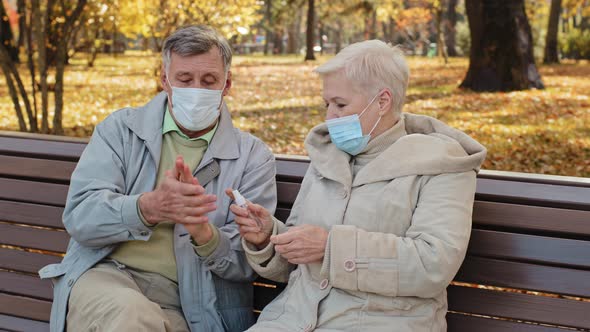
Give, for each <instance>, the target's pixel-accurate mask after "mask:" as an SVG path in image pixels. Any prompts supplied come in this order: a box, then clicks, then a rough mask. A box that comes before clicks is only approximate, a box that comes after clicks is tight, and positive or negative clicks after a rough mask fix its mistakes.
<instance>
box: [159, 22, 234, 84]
mask: <svg viewBox="0 0 590 332" xmlns="http://www.w3.org/2000/svg"><path fill="white" fill-rule="evenodd" d="M213 46H217V48H218V49H219V52H220V53H221V57H222V58H223V69H224V71H225V73H226V74H227V72H228V71H229V68H230V66H231V58H232V51H231V47H230V46H229V43H228V42H227V40H226V39H225V38H224V37H223V36H222V35H221V34H220V33H219V32H217V31H216V30H215V29H213V28H211V27H209V26H206V25H191V26H187V27H182V28H180V29H178V30H176V31H174V33H172V34H171V35H170V36H168V38H166V40H165V41H164V47H163V48H162V61H163V63H164V68H165V69H166V73H168V69H169V68H170V61H171V56H172V52H174V53H176V54H178V55H180V56H190V55H198V54H203V53H207V52H209V50H211V48H213Z"/></svg>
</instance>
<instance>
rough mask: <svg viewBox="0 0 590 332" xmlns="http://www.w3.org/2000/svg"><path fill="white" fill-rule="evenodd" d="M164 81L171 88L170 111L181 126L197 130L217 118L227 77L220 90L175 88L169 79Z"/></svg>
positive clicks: (205, 126) (209, 124) (210, 123)
mask: <svg viewBox="0 0 590 332" xmlns="http://www.w3.org/2000/svg"><path fill="white" fill-rule="evenodd" d="M166 81H168V85H169V86H170V88H171V89H172V108H171V112H172V114H173V115H174V119H176V121H178V123H179V124H180V125H181V126H182V127H184V128H186V129H188V130H190V131H199V130H203V129H205V128H207V127H209V126H211V125H212V124H213V123H214V122H215V121H216V120H217V118H218V117H219V114H220V110H219V109H220V108H221V98H222V95H223V90H224V89H225V84H226V82H227V79H225V80H224V84H223V88H222V89H221V90H209V89H199V88H177V87H173V86H172V85H171V84H170V80H169V79H167V80H166Z"/></svg>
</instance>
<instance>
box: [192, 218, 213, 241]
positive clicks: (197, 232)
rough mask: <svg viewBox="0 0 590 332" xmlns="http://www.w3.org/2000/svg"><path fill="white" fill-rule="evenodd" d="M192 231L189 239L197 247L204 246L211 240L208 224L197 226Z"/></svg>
mask: <svg viewBox="0 0 590 332" xmlns="http://www.w3.org/2000/svg"><path fill="white" fill-rule="evenodd" d="M193 229H194V231H193V232H192V233H191V237H192V238H193V240H194V241H195V243H196V244H197V245H199V246H201V245H204V244H206V243H207V242H209V241H211V239H212V238H213V230H212V229H211V225H210V224H209V223H206V224H200V225H197V226H196V227H194V228H193ZM193 233H194V234H193Z"/></svg>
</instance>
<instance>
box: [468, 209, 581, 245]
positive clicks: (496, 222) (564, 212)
mask: <svg viewBox="0 0 590 332" xmlns="http://www.w3.org/2000/svg"><path fill="white" fill-rule="evenodd" d="M589 220H590V211H582V210H568V209H558V208H547V207H539V206H527V205H519V204H508V203H496V202H483V201H476V202H475V205H474V208H473V223H474V224H475V225H477V226H499V227H509V228H511V229H521V230H526V231H533V232H548V233H559V234H562V233H569V234H575V235H576V236H581V235H586V236H590V222H588V221H589Z"/></svg>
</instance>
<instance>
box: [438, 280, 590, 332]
mask: <svg viewBox="0 0 590 332" xmlns="http://www.w3.org/2000/svg"><path fill="white" fill-rule="evenodd" d="M447 291H448V299H449V310H452V311H455V312H463V313H471V314H480V315H486V316H492V317H504V318H512V319H518V320H523V321H528V322H538V323H547V324H550V325H559V326H565V327H572V328H590V315H589V314H588V313H590V302H583V301H575V300H569V299H561V298H552V297H546V296H535V295H528V294H519V293H509V292H498V291H492V290H486V289H480V288H471V287H459V286H449V287H448V289H447Z"/></svg>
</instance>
